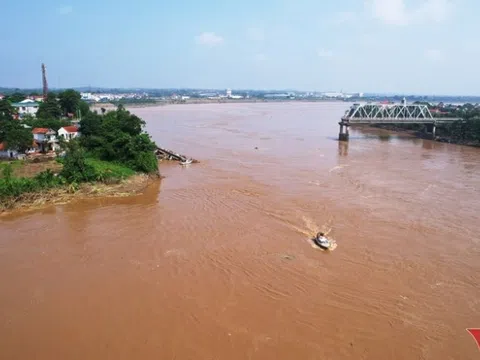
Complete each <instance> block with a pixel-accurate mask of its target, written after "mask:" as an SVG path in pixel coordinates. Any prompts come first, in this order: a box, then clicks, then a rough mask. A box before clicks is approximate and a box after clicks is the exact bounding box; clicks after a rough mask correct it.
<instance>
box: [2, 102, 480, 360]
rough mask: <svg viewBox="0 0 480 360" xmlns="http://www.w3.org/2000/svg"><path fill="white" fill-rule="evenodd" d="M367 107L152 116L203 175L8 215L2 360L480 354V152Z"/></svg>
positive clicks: (189, 108) (153, 112)
mask: <svg viewBox="0 0 480 360" xmlns="http://www.w3.org/2000/svg"><path fill="white" fill-rule="evenodd" d="M348 106H349V104H346V103H294V102H292V103H275V104H213V105H212V104H209V105H183V106H182V105H175V106H165V107H158V108H143V109H141V108H137V109H133V110H132V111H134V112H135V113H136V114H138V115H139V116H141V117H143V118H144V119H145V120H146V121H147V130H148V131H149V132H150V133H151V134H152V137H153V138H154V140H155V141H156V142H157V143H158V144H161V145H162V146H164V147H167V148H171V149H174V150H176V151H178V152H180V153H185V154H188V155H191V156H193V157H195V158H197V159H199V160H200V161H201V163H199V164H192V165H190V166H188V167H181V166H179V165H178V164H176V163H173V164H161V171H162V173H163V175H164V176H165V179H163V180H162V181H161V182H158V183H154V184H153V185H152V186H150V187H149V188H148V189H147V191H146V192H145V194H143V195H141V196H137V197H131V198H122V199H90V200H81V201H80V200H79V201H76V202H74V203H71V204H68V205H61V206H55V207H53V206H52V207H49V208H45V209H43V210H38V211H33V212H28V213H17V214H13V215H9V216H4V217H1V218H0V235H1V236H0V237H1V239H0V309H1V310H0V358H1V359H5V360H7V359H8V360H14V359H37V360H52V359H79V360H84V359H91V360H94V359H102V360H105V359H114V360H121V359H178V360H180V359H192V360H193V359H195V360H198V359H205V360H211V359H218V360H236V359H238V360H244V359H261V360H267V359H295V360H296V359H332V360H337V359H338V360H340V359H378V360H384V359H399V360H400V359H435V360H439V359H452V360H453V359H455V360H467V359H479V358H480V352H479V350H478V348H477V346H476V344H475V342H474V341H473V339H472V338H471V337H470V335H469V334H468V333H467V331H466V330H465V329H466V328H467V327H480V275H479V270H480V240H479V238H480V236H479V234H480V220H479V219H480V149H474V148H469V147H462V146H456V145H449V144H441V143H435V142H431V141H427V140H421V139H416V138H412V137H409V136H407V135H402V134H392V133H388V132H385V131H380V130H360V129H358V130H352V131H351V137H350V142H348V143H341V142H338V141H336V137H337V134H338V120H339V118H340V116H341V115H342V114H343V113H344V111H345V110H346V108H347V107H348ZM256 148H257V149H256ZM319 230H324V231H329V236H331V237H332V238H334V239H335V240H336V242H337V244H338V247H337V248H336V249H335V250H334V251H332V252H323V251H321V250H319V249H317V248H315V247H313V246H312V243H311V242H310V241H309V237H310V236H312V235H313V234H314V233H316V232H317V231H319Z"/></svg>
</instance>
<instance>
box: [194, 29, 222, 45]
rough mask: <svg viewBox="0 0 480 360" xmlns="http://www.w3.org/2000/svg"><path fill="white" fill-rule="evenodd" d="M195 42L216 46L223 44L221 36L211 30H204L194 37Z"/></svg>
mask: <svg viewBox="0 0 480 360" xmlns="http://www.w3.org/2000/svg"><path fill="white" fill-rule="evenodd" d="M195 40H196V42H197V44H199V45H205V46H209V47H213V46H217V45H221V44H223V41H224V40H223V37H221V36H219V35H217V34H215V33H213V32H204V33H201V34H200V35H198V36H196V37H195Z"/></svg>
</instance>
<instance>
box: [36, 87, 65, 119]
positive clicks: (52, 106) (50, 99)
mask: <svg viewBox="0 0 480 360" xmlns="http://www.w3.org/2000/svg"><path fill="white" fill-rule="evenodd" d="M60 116H62V110H61V109H60V104H59V103H58V100H57V97H56V96H55V94H54V93H48V95H47V98H46V99H45V100H44V101H43V102H42V103H41V104H40V106H39V107H38V111H37V117H38V118H41V119H49V118H54V119H59V118H60Z"/></svg>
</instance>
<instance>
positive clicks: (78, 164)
mask: <svg viewBox="0 0 480 360" xmlns="http://www.w3.org/2000/svg"><path fill="white" fill-rule="evenodd" d="M66 147H67V150H66V155H65V159H64V161H63V169H62V172H61V173H60V175H61V176H63V177H64V178H65V179H67V181H68V182H70V183H72V182H76V183H80V182H84V181H95V180H96V179H97V174H96V172H95V168H94V167H93V166H91V165H89V164H87V162H86V157H85V151H84V150H83V149H82V147H80V144H79V143H78V141H77V139H72V140H70V141H69V142H68V143H67V145H66Z"/></svg>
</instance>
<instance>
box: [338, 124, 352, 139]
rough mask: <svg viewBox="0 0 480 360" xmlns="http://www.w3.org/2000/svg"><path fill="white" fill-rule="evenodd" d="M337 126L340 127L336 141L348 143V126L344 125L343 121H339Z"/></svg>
mask: <svg viewBox="0 0 480 360" xmlns="http://www.w3.org/2000/svg"><path fill="white" fill-rule="evenodd" d="M338 124H339V125H340V132H339V133H338V140H340V141H348V138H349V136H350V134H349V132H348V127H349V126H350V124H348V123H345V122H343V121H340V122H339V123H338Z"/></svg>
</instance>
